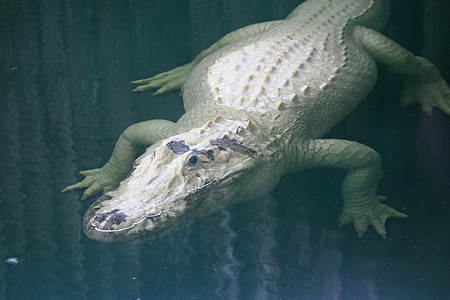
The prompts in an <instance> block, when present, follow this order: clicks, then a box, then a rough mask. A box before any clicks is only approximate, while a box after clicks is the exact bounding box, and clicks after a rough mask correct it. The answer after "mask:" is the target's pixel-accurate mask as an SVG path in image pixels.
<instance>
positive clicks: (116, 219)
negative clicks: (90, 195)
mask: <svg viewBox="0 0 450 300" xmlns="http://www.w3.org/2000/svg"><path fill="white" fill-rule="evenodd" d="M118 211H119V210H118V209H114V210H112V211H110V212H106V213H101V214H98V215H96V216H95V217H94V218H93V220H92V223H91V225H92V226H94V227H96V228H98V229H106V230H108V229H113V228H112V226H113V225H119V224H121V223H123V222H126V220H127V215H126V214H124V213H122V212H119V213H118Z"/></svg>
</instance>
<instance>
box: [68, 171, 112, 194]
mask: <svg viewBox="0 0 450 300" xmlns="http://www.w3.org/2000/svg"><path fill="white" fill-rule="evenodd" d="M80 174H81V175H84V176H86V178H85V179H84V180H82V181H81V182H78V183H75V184H73V185H69V186H67V187H66V188H65V189H63V190H62V191H61V193H65V192H68V191H73V190H78V189H85V188H87V189H86V191H84V193H83V196H82V197H81V200H86V199H87V198H89V197H91V196H93V195H95V194H96V193H97V192H99V191H101V190H102V189H103V192H104V193H106V192H108V191H109V190H111V189H112V188H113V187H114V186H115V185H116V184H117V183H118V182H116V181H114V180H112V179H111V178H108V177H107V176H106V175H105V174H104V172H103V168H100V169H92V170H86V171H80Z"/></svg>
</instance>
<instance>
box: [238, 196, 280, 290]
mask: <svg viewBox="0 0 450 300" xmlns="http://www.w3.org/2000/svg"><path fill="white" fill-rule="evenodd" d="M249 206H250V209H249V211H250V212H251V213H250V214H249V215H248V219H249V225H248V226H247V230H248V234H249V237H248V239H245V240H246V243H245V250H246V251H248V253H245V252H244V257H250V258H251V259H250V260H247V261H246V263H245V264H244V263H241V264H242V266H243V267H244V270H243V271H242V273H243V274H242V276H241V277H242V278H243V279H242V282H241V285H242V286H243V287H245V289H243V291H242V298H243V299H278V298H279V297H280V294H279V290H278V287H279V282H278V280H279V276H280V262H279V258H278V257H277V255H276V251H277V250H278V249H277V248H278V246H279V243H278V238H277V236H276V231H277V229H278V223H279V221H278V217H277V216H276V209H277V200H276V199H275V198H274V197H273V196H272V195H267V196H264V197H262V198H259V199H257V200H255V201H252V202H251V203H250V205H249ZM241 238H242V237H241Z"/></svg>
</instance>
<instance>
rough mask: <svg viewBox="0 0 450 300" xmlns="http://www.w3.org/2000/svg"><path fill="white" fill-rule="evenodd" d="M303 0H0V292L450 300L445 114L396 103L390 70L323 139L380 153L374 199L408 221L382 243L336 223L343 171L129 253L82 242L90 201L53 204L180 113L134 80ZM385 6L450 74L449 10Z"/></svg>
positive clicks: (293, 183)
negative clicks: (140, 132) (135, 90)
mask: <svg viewBox="0 0 450 300" xmlns="http://www.w3.org/2000/svg"><path fill="white" fill-rule="evenodd" d="M299 2H300V1H294V0H283V1H277V0H264V1H245V0H222V1H221V0H208V1H207V0H192V1H187V0H186V1H181V0H177V1H156V0H152V1H93V0H92V1H80V0H67V1H18V0H8V1H7V0H0V168H1V170H0V299H449V298H450V290H449V286H450V231H449V229H450V226H449V225H450V208H449V200H450V199H449V198H450V197H449V192H450V187H449V180H448V178H449V177H450V164H449V161H450V159H449V151H448V149H449V140H450V139H449V133H450V119H449V118H448V117H446V116H444V115H443V114H442V113H440V112H435V116H434V117H433V118H427V117H425V116H424V115H423V114H421V112H420V111H419V109H418V108H417V107H411V108H407V109H405V110H401V109H400V108H399V97H400V91H401V90H400V84H401V80H400V78H399V77H398V76H396V75H393V74H390V73H388V72H386V71H385V70H383V69H380V80H379V83H378V84H377V86H376V88H375V90H374V91H373V92H372V93H371V94H370V96H369V99H367V101H365V102H364V103H363V104H362V105H361V106H360V107H358V108H357V110H356V111H355V112H354V113H353V114H352V115H350V116H349V117H348V118H347V119H346V120H345V121H343V122H342V123H341V124H339V125H338V126H337V127H336V128H335V129H333V130H332V132H330V133H329V134H328V135H327V136H328V137H336V138H346V139H351V140H357V141H360V142H362V143H365V144H367V145H369V146H371V147H373V148H374V149H375V150H377V151H378V152H379V153H380V154H381V156H382V158H383V166H384V169H385V174H384V178H383V179H382V181H381V182H380V187H379V193H380V194H383V195H387V196H389V204H390V205H391V206H392V207H394V208H397V209H399V210H400V211H402V212H405V213H407V214H409V216H410V217H409V218H408V219H406V220H389V221H388V223H387V229H388V234H389V236H388V239H387V240H382V239H381V238H379V237H378V236H377V235H375V234H374V232H373V230H370V232H369V233H368V234H367V235H366V237H365V238H364V239H362V240H359V239H357V238H356V235H355V233H354V231H353V229H352V228H350V227H346V228H338V226H337V222H336V219H337V215H338V213H339V210H340V206H341V199H340V193H339V187H340V183H341V181H342V179H343V176H344V172H343V171H341V170H331V169H327V170H325V169H322V170H318V169H316V170H308V171H305V172H303V173H301V174H298V175H293V176H289V177H285V178H283V179H282V181H281V182H280V184H279V185H278V187H277V188H276V190H275V191H273V192H272V193H271V194H270V195H268V196H266V197H264V198H261V199H257V200H255V201H252V202H249V203H246V204H241V205H234V206H231V207H228V208H227V209H225V210H223V211H221V212H218V213H216V214H214V215H212V216H210V217H207V218H205V219H203V220H201V221H199V222H197V223H196V224H193V225H192V226H190V227H187V228H184V229H182V230H180V231H178V232H176V233H174V234H172V235H170V236H167V237H163V238H161V239H158V240H155V241H153V242H147V243H142V244H137V245H129V244H123V245H118V244H104V243H99V242H96V241H92V240H89V239H87V238H86V237H85V236H84V234H83V232H82V230H81V221H82V217H83V214H84V212H85V211H86V209H87V208H88V206H89V205H90V203H92V199H89V200H87V201H85V202H81V201H80V200H79V197H80V193H77V192H72V193H67V194H60V193H59V191H60V190H61V189H62V188H63V187H64V186H66V185H67V184H72V183H74V182H76V181H77V180H78V179H80V177H79V176H78V175H77V171H79V170H84V169H90V168H94V167H99V166H102V165H103V164H104V163H105V162H106V161H107V159H108V158H109V156H110V154H111V151H112V148H113V146H114V143H115V140H116V139H117V138H118V136H119V135H120V133H121V132H122V131H123V130H124V129H125V128H126V127H127V126H129V125H131V124H133V123H136V122H139V121H143V120H147V119H152V118H165V119H170V120H176V119H177V118H178V117H179V116H180V115H181V114H182V112H183V111H182V104H181V99H180V98H179V97H178V94H177V93H171V94H169V95H165V96H161V97H151V95H150V94H137V95H136V94H131V93H130V90H131V89H132V87H131V85H130V84H129V82H130V81H131V80H133V79H137V78H141V77H147V76H149V75H152V74H155V73H158V72H161V71H166V70H168V69H171V68H173V67H175V66H178V65H182V64H184V63H186V62H188V61H190V59H192V58H193V57H194V56H195V55H196V54H197V53H198V52H200V51H201V50H202V49H204V48H206V47H207V46H208V45H210V44H211V43H212V42H214V41H216V40H217V39H219V38H220V37H221V36H223V35H224V34H225V33H228V32H229V31H232V30H234V29H236V28H239V27H241V26H244V25H247V24H251V23H255V22H259V21H266V20H272V19H278V18H284V17H285V16H286V15H287V14H288V13H289V12H290V11H291V10H292V9H293V8H294V7H295V6H296V5H297V4H298V3H299ZM393 2H394V3H393V10H392V16H391V22H390V25H389V27H388V28H387V30H386V34H387V35H388V36H390V37H392V38H394V39H395V40H396V41H398V42H399V43H400V44H402V45H403V46H405V47H407V48H408V49H409V50H411V51H413V52H414V53H415V54H417V55H422V56H425V57H427V58H429V59H430V60H431V61H432V62H434V63H435V64H436V65H437V66H438V67H439V68H440V69H441V71H442V73H443V76H444V77H445V78H446V79H447V80H449V79H450V76H449V75H450V74H449V70H450V68H449V67H450V66H449V61H448V53H449V52H450V51H449V31H448V30H449V29H448V28H450V27H449V21H448V9H449V6H448V3H446V1H441V0H435V1H417V0H416V1H410V0H409V1H407V0H398V1H393ZM12 258H16V259H17V263H14V260H11V259H12Z"/></svg>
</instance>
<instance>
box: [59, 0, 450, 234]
mask: <svg viewBox="0 0 450 300" xmlns="http://www.w3.org/2000/svg"><path fill="white" fill-rule="evenodd" d="M388 12H389V3H388V1H387V0H309V1H306V2H304V3H303V4H301V5H300V6H298V7H297V8H296V9H295V10H294V11H293V12H292V13H291V14H290V15H289V16H288V17H287V18H286V19H285V20H279V21H272V22H265V23H261V24H254V25H250V26H247V27H244V28H241V29H239V30H237V31H235V32H232V33H230V34H228V35H226V36H225V37H224V38H222V39H221V40H219V41H218V42H217V43H215V44H213V45H212V46H211V47H210V48H208V49H206V50H205V51H203V52H202V53H200V54H199V55H198V56H197V57H196V58H195V59H194V60H193V61H192V62H191V63H189V64H187V65H184V66H181V67H178V68H175V69H173V70H171V71H168V72H165V73H161V74H159V75H156V76H154V77H152V78H149V79H143V80H137V81H135V82H133V83H135V84H139V85H140V86H138V87H137V88H136V89H135V90H134V91H135V92H143V91H148V90H152V89H155V88H158V90H157V91H156V93H155V95H158V94H162V93H166V92H169V91H172V90H175V89H179V88H181V89H182V93H183V101H184V107H185V110H186V113H185V114H184V115H183V116H182V117H181V118H180V119H179V120H178V122H177V123H171V122H169V121H164V120H153V121H147V122H143V123H139V124H136V125H133V126H131V127H130V128H128V129H127V130H125V132H124V133H123V134H122V135H121V137H120V138H119V141H118V142H117V144H116V147H115V149H114V152H113V154H112V156H111V159H110V161H109V162H108V163H107V164H106V165H105V166H104V167H103V168H101V169H95V170H91V171H85V172H84V173H82V174H83V175H85V176H86V178H85V179H84V180H83V181H82V182H80V183H77V184H75V185H73V186H69V187H67V188H66V189H65V190H63V191H68V190H74V189H78V188H87V190H86V191H85V193H84V195H83V198H82V199H86V198H87V197H89V196H92V195H93V194H95V193H96V192H97V191H99V190H101V189H103V190H104V192H106V194H105V195H104V196H102V197H100V198H99V199H98V200H97V201H96V202H95V203H94V204H93V205H92V206H91V208H90V209H89V210H88V212H87V213H86V216H85V218H84V230H85V232H86V234H87V235H88V236H89V237H91V238H94V239H98V240H101V241H124V240H141V239H147V238H155V237H158V236H161V235H164V234H167V233H168V232H170V231H172V230H176V229H177V228H179V227H180V226H183V225H185V224H189V223H191V222H193V221H195V220H197V219H199V218H201V217H203V216H205V215H208V214H211V213H214V212H215V211H217V210H219V209H221V208H222V207H224V206H226V205H229V204H231V203H234V202H239V201H246V200H249V199H252V198H255V197H258V196H261V195H264V194H265V193H267V192H269V191H270V190H271V189H273V188H274V187H275V186H276V184H277V182H278V180H279V178H280V177H281V176H283V175H285V174H289V173H293V172H298V171H300V170H302V169H305V168H315V167H335V168H345V169H347V170H348V173H347V175H346V177H345V179H344V182H343V184H342V196H343V200H344V202H343V209H342V212H341V214H340V216H339V218H338V222H339V224H340V225H346V224H350V223H353V225H354V227H355V230H356V232H357V234H358V236H359V237H362V236H363V234H364V233H365V232H366V231H367V230H368V227H369V225H371V226H373V227H374V229H375V230H376V232H377V233H378V234H379V235H381V236H382V237H383V238H386V228H385V221H386V219H387V218H389V217H400V218H403V217H406V215H404V214H402V213H399V212H397V211H396V210H394V209H392V208H390V207H388V206H387V205H385V204H383V203H381V202H380V200H385V197H381V196H378V195H377V194H376V189H377V185H378V181H379V178H380V176H381V173H382V170H381V158H380V156H379V155H378V153H376V152H375V151H374V150H373V149H371V148H369V147H367V146H365V145H362V144H359V143H357V142H352V141H344V140H336V139H321V137H322V136H323V135H324V134H325V133H326V132H327V131H328V130H329V129H330V128H332V127H333V126H334V125H335V124H336V123H337V122H339V121H340V120H342V119H343V118H344V117H345V116H346V115H348V114H349V113H350V112H351V110H352V109H353V108H354V107H356V106H357V105H358V103H360V102H361V101H362V100H363V99H364V97H365V96H366V95H367V94H368V93H369V92H370V90H371V89H372V87H373V85H374V84H375V81H376V77H377V72H376V66H375V62H377V63H381V64H384V65H386V66H387V67H389V68H390V69H391V70H392V71H394V72H397V73H400V74H402V75H403V76H404V81H405V85H404V91H403V96H402V105H403V106H405V105H409V104H411V103H418V104H419V105H420V106H421V107H422V110H423V111H424V112H425V113H427V114H429V115H431V113H432V109H433V107H438V108H439V109H441V110H442V111H444V112H445V113H446V114H450V91H449V88H448V85H447V83H446V82H445V81H444V80H443V79H442V78H441V77H440V75H439V72H438V70H437V69H436V68H435V67H434V66H433V65H432V64H431V63H430V62H429V61H427V60H426V59H424V58H421V57H416V56H414V55H413V54H411V53H410V52H408V51H407V50H405V49H403V48H402V47H401V46H399V45H397V44H396V43H395V42H393V41H392V40H390V39H388V38H387V37H385V36H383V35H382V34H380V33H379V32H378V31H379V30H382V28H383V27H384V25H385V22H386V20H387V16H388ZM142 146H150V147H149V148H148V149H147V150H146V151H145V153H144V154H143V155H142V156H141V157H140V158H138V159H137V160H136V161H135V162H134V165H133V161H134V159H135V158H136V157H137V156H138V154H139V153H140V152H139V151H140V149H141V147H142ZM130 169H131V172H130V174H129V176H128V177H127V178H126V179H124V177H125V175H126V174H127V173H128V172H129V171H130ZM122 179H124V180H123V181H122V182H121V180H122ZM119 183H120V185H119V186H118V188H117V189H114V190H113V189H112V188H113V187H115V186H117V185H118V184H119Z"/></svg>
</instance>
